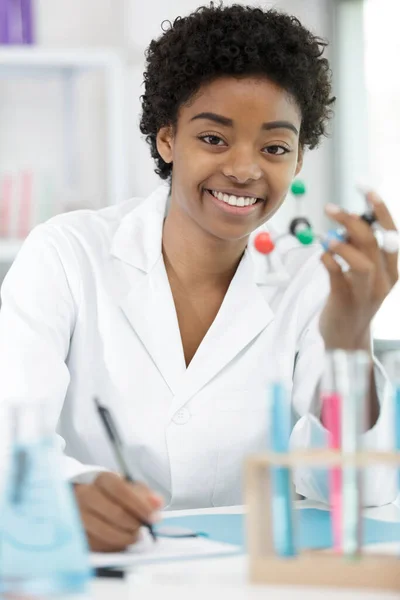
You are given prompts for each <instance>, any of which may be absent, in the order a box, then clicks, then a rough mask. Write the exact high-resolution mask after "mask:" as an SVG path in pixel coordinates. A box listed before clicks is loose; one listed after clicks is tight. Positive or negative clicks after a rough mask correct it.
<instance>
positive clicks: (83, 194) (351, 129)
mask: <svg viewBox="0 0 400 600" xmlns="http://www.w3.org/2000/svg"><path fill="white" fill-rule="evenodd" d="M244 3H245V4H253V3H252V2H250V1H248V2H244ZM200 4H201V0H169V1H168V2H166V1H165V0H147V2H139V0H0V281H1V279H2V277H3V276H4V274H5V273H6V271H7V269H8V268H9V266H10V264H11V263H12V261H13V259H14V258H15V255H16V253H17V252H18V249H19V247H20V245H21V243H22V240H23V239H24V237H25V236H26V235H27V233H28V232H29V230H30V229H31V228H32V227H33V226H35V225H36V224H37V223H40V222H42V221H45V220H47V219H48V218H50V217H51V216H53V215H54V214H57V213H59V212H64V211H68V210H75V209H79V208H86V207H89V208H100V207H103V206H106V205H108V204H112V203H115V202H119V201H122V200H125V199H128V198H129V197H132V196H138V197H142V196H145V195H147V194H148V193H150V192H151V191H152V190H153V189H154V188H155V187H156V186H157V185H158V184H159V180H158V178H157V176H156V175H155V174H154V171H153V168H154V165H153V161H152V159H151V157H150V153H149V150H148V147H147V145H146V144H145V142H144V140H143V139H142V137H141V134H140V132H139V129H138V122H139V114H140V101H139V96H140V94H141V93H142V90H143V88H142V80H143V70H144V51H145V48H146V47H147V45H148V44H149V42H150V41H151V39H152V38H153V37H158V36H159V35H160V34H161V31H162V30H161V24H162V22H163V21H164V20H173V19H174V18H176V17H177V16H180V15H185V14H188V13H189V12H191V11H192V10H193V9H195V8H197V7H198V6H199V5H200ZM224 4H225V5H228V4H233V2H230V1H228V0H226V1H225V2H224ZM254 5H257V6H263V7H269V6H274V7H277V8H280V9H282V10H285V11H286V12H289V13H292V14H295V15H296V16H298V17H299V18H300V20H301V21H302V22H303V23H304V24H305V25H306V26H308V27H309V28H310V29H311V30H312V31H313V32H314V33H316V34H318V35H320V36H322V37H323V38H325V39H327V40H328V41H329V43H330V45H329V47H328V50H327V57H328V58H329V59H330V61H331V65H332V69H333V75H334V92H335V95H336V96H337V98H338V100H337V105H336V109H335V118H334V121H333V123H332V125H331V136H330V138H329V139H326V140H325V141H324V142H323V144H322V145H321V147H320V148H318V149H317V150H314V151H313V152H311V153H309V154H307V155H306V160H305V165H304V169H303V172H302V174H301V178H302V179H303V180H304V182H305V184H306V186H307V195H306V200H305V208H306V212H307V215H308V216H309V218H310V219H311V221H312V223H313V225H314V227H315V229H316V231H319V232H322V231H323V230H324V229H325V228H326V227H327V223H326V222H325V219H324V216H323V207H324V205H325V203H326V202H335V203H338V204H341V205H343V206H344V207H346V208H347V209H349V210H352V211H357V212H361V211H363V210H364V208H365V205H364V202H363V198H362V196H361V195H360V194H359V193H358V192H357V191H356V189H355V185H356V184H357V183H358V182H360V181H362V182H365V183H367V184H371V185H374V186H375V187H376V188H377V189H378V191H379V192H380V193H381V194H382V195H383V197H384V199H385V200H386V202H387V203H388V204H389V206H390V209H391V210H392V212H393V214H394V217H395V218H396V220H397V222H398V223H400V202H399V200H398V199H397V198H396V196H397V181H396V178H397V172H396V168H397V162H398V156H399V155H400V115H399V111H398V107H399V106H400V78H399V77H397V76H396V72H397V70H398V69H397V64H396V58H395V57H396V56H400V39H399V36H398V33H397V28H398V22H399V18H400V2H399V0H275V2H268V1H264V2H254ZM295 214H296V205H295V200H294V199H293V198H291V197H288V199H287V202H286V203H285V205H284V206H283V207H282V209H281V210H280V212H279V213H278V214H277V215H276V216H275V217H274V220H275V223H276V225H277V226H278V227H284V228H286V227H287V223H288V220H289V219H290V218H292V217H293V216H295ZM399 300H400V293H399V292H398V290H395V291H394V292H393V293H392V295H391V297H390V298H389V299H388V300H387V301H386V302H385V304H384V306H383V308H382V309H381V311H380V313H379V314H378V316H377V318H376V320H375V324H374V337H375V338H376V339H377V346H378V347H379V348H381V347H383V346H384V347H388V346H391V345H396V344H397V343H398V340H400V318H399V316H398V315H399V310H398V307H399Z"/></svg>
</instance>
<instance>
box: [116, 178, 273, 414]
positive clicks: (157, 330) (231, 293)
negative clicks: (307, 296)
mask: <svg viewBox="0 0 400 600" xmlns="http://www.w3.org/2000/svg"><path fill="white" fill-rule="evenodd" d="M167 199H168V189H167V188H166V187H165V186H162V187H161V188H159V189H157V190H156V191H155V192H154V193H153V194H151V196H149V198H147V199H146V200H144V201H143V203H142V204H141V205H140V206H138V207H137V208H135V209H134V210H133V211H131V212H130V213H129V214H128V215H127V216H126V217H124V218H123V220H122V222H121V225H120V227H119V228H118V230H117V232H116V234H115V236H114V239H113V244H112V254H113V256H115V257H117V258H119V259H121V260H123V261H125V262H127V263H129V264H130V265H132V266H134V267H136V269H138V270H139V271H136V273H135V272H133V273H132V280H131V282H132V287H131V289H130V290H129V293H128V294H127V295H125V296H124V297H123V298H122V299H121V301H120V306H121V308H122V310H123V312H124V313H125V316H126V317H127V319H128V321H129V323H130V324H131V326H132V328H133V329H134V331H135V333H136V334H137V335H138V336H139V338H140V339H141V341H142V343H143V345H144V346H145V348H146V350H147V351H148V353H149V354H150V356H151V357H152V360H153V361H154V363H155V365H156V366H157V368H158V370H159V371H160V373H161V375H162V376H163V378H164V380H165V382H166V383H167V385H168V386H169V388H170V389H171V391H172V392H173V394H174V400H173V405H172V406H171V411H175V410H178V409H179V407H180V406H182V405H183V404H185V403H186V402H187V401H188V400H189V399H190V398H191V397H192V396H193V395H194V394H195V393H196V392H197V391H198V390H200V389H201V388H202V387H204V386H205V385H206V384H207V383H208V382H209V381H210V380H211V379H212V378H213V377H214V376H215V375H217V373H218V372H219V371H221V370H222V369H223V368H224V367H225V366H226V365H227V364H228V363H229V362H230V361H231V360H233V359H234V358H235V357H236V356H237V355H238V354H239V353H240V352H241V351H243V349H244V348H245V347H246V346H247V345H248V344H249V343H251V342H252V340H253V339H254V338H255V337H256V336H257V335H259V334H260V333H261V332H262V331H263V330H264V329H265V327H266V326H267V325H268V324H269V323H270V322H271V321H272V319H273V312H272V310H271V308H270V307H269V305H268V302H267V299H266V294H265V291H264V289H263V286H262V285H261V286H259V285H257V281H256V279H257V277H256V271H255V266H254V262H253V259H252V253H251V252H250V250H249V249H246V251H245V253H244V256H243V258H242V260H241V262H240V264H239V266H238V268H237V270H236V273H235V276H234V277H233V279H232V282H231V284H230V286H229V289H228V291H227V293H226V295H225V298H224V301H223V303H222V306H221V308H220V310H219V312H218V314H217V316H216V318H215V320H214V322H213V323H212V325H211V327H210V329H209V330H208V332H207V334H206V336H205V337H204V339H203V341H202V343H201V344H200V346H199V348H198V350H197V352H196V354H195V356H194V357H193V359H192V361H191V363H190V365H189V366H188V368H187V369H186V365H185V361H184V354H183V348H182V342H181V337H180V332H179V324H178V319H177V315H176V310H175V305H174V300H173V297H172V292H171V289H170V287H169V283H168V277H167V274H166V271H165V266H164V261H163V259H162V252H161V239H162V227H163V221H164V217H165V212H166V203H167Z"/></svg>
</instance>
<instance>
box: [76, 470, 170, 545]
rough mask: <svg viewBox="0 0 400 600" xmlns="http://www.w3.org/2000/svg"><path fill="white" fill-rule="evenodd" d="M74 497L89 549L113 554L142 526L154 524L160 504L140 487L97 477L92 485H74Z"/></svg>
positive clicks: (113, 476)
mask: <svg viewBox="0 0 400 600" xmlns="http://www.w3.org/2000/svg"><path fill="white" fill-rule="evenodd" d="M74 491H75V497H76V500H77V503H78V507H79V510H80V513H81V519H82V522H83V526H84V529H85V532H86V536H87V539H88V543H89V546H90V549H91V550H92V551H93V552H117V551H121V550H124V549H125V548H126V547H127V546H130V545H131V544H134V543H135V542H136V541H137V540H138V537H139V530H140V527H141V526H142V522H146V523H155V522H156V521H158V520H159V516H158V511H159V510H160V509H161V508H162V505H163V501H162V498H161V497H160V496H158V495H157V494H155V493H154V492H152V491H151V490H150V489H149V488H148V487H146V486H145V485H144V484H142V483H134V484H132V483H129V482H127V481H125V480H124V479H123V478H122V477H120V476H119V475H116V474H115V473H109V472H105V473H101V474H100V475H99V476H98V477H97V478H96V480H95V481H94V483H92V484H90V485H88V484H75V485H74Z"/></svg>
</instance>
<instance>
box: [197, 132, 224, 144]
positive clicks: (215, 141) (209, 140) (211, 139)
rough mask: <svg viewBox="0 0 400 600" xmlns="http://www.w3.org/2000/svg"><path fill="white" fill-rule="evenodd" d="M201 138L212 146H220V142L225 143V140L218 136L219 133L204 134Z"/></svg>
mask: <svg viewBox="0 0 400 600" xmlns="http://www.w3.org/2000/svg"><path fill="white" fill-rule="evenodd" d="M199 139H200V140H203V142H205V143H206V144H209V145H210V146H220V145H221V144H220V143H219V142H222V144H223V143H224V140H223V139H222V138H220V137H218V135H202V136H200V138H199Z"/></svg>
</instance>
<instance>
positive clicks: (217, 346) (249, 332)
mask: <svg viewBox="0 0 400 600" xmlns="http://www.w3.org/2000/svg"><path fill="white" fill-rule="evenodd" d="M273 317H274V314H273V311H272V310H271V308H270V306H269V305H268V302H267V301H266V299H265V296H264V294H263V289H262V287H259V286H258V285H257V283H256V279H255V274H254V265H253V261H252V258H251V256H250V253H249V251H248V250H246V252H245V255H244V257H243V259H242V261H241V262H240V264H239V267H238V269H237V271H236V273H235V276H234V278H233V279H232V282H231V285H230V286H229V289H228V291H227V293H226V296H225V298H224V301H223V303H222V305H221V308H220V310H219V312H218V314H217V316H216V318H215V320H214V322H213V323H212V325H211V327H210V329H209V330H208V332H207V334H206V336H205V337H204V339H203V341H202V342H201V344H200V346H199V348H198V350H197V352H196V354H195V356H194V357H193V359H192V362H191V363H190V364H189V367H188V369H187V372H186V377H185V379H184V382H183V385H182V387H181V388H180V389H179V392H178V395H177V396H176V397H175V399H174V402H173V406H172V408H171V414H173V413H174V412H175V411H176V410H178V409H179V408H180V406H182V405H183V404H185V402H187V401H188V400H189V399H190V398H191V397H192V396H193V395H194V394H195V393H196V392H197V391H198V390H200V389H201V388H202V387H204V386H205V385H206V384H207V383H208V382H209V381H211V379H212V378H213V377H215V375H217V374H218V373H219V372H220V371H221V370H222V369H223V368H224V367H225V366H226V365H227V364H228V363H229V362H230V361H232V360H233V359H234V358H235V357H236V356H237V355H238V354H239V353H240V352H241V351H243V350H244V349H245V348H246V346H247V345H248V344H250V342H251V341H252V340H254V338H255V337H256V336H257V335H259V334H260V333H261V332H262V331H263V330H264V329H265V328H266V327H267V325H268V324H269V323H270V322H271V321H272V320H273Z"/></svg>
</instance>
